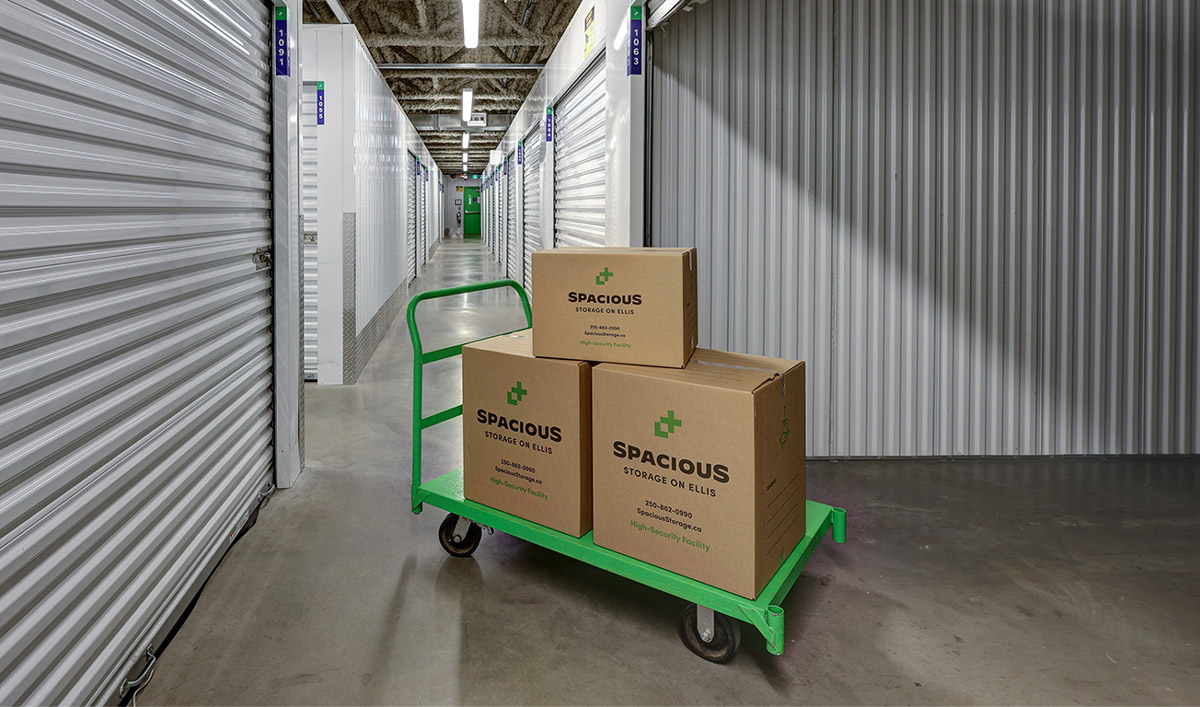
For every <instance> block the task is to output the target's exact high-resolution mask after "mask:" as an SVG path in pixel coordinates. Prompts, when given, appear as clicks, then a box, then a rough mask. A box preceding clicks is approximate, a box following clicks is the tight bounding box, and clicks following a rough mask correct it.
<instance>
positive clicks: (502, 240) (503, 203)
mask: <svg viewBox="0 0 1200 707" xmlns="http://www.w3.org/2000/svg"><path fill="white" fill-rule="evenodd" d="M507 167H508V162H507V161H504V162H501V163H500V167H499V168H498V169H497V170H496V177H497V181H496V221H497V227H496V238H497V241H496V262H498V263H500V269H501V270H503V269H504V258H505V256H506V254H507V253H508V184H507V182H508V174H507V172H508V169H507Z"/></svg>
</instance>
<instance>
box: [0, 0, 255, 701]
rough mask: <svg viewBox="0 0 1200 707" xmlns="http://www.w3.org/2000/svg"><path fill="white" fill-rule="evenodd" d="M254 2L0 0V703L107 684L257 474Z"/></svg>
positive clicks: (113, 682) (219, 551) (170, 608)
mask: <svg viewBox="0 0 1200 707" xmlns="http://www.w3.org/2000/svg"><path fill="white" fill-rule="evenodd" d="M30 8H32V9H30ZM271 12H272V11H271V7H270V6H269V5H267V4H265V3H263V2H261V1H260V0H208V1H207V2H205V3H190V4H187V5H186V6H184V5H183V4H177V3H167V2H155V3H145V4H144V3H140V2H128V1H127V0H126V1H123V2H116V1H115V0H92V1H91V2H87V3H81V2H74V1H73V0H59V1H51V0H40V1H38V2H33V1H32V0H29V1H24V0H23V1H22V2H20V3H16V2H4V3H0V26H2V27H3V28H4V29H3V31H2V32H0V83H2V84H3V86H4V88H3V93H4V100H3V101H0V140H2V141H3V142H4V148H3V158H0V391H3V394H2V395H0V704H14V703H23V704H64V703H65V704H85V703H97V702H113V703H115V702H117V701H118V700H119V699H120V696H119V693H118V690H119V686H120V685H121V683H122V681H123V680H124V679H125V678H126V677H127V676H129V675H130V673H131V671H139V670H140V669H141V667H142V666H143V665H144V654H145V652H146V649H147V646H151V645H153V646H154V648H155V649H157V648H158V647H159V646H158V645H157V642H158V641H159V640H161V639H162V637H163V635H164V633H165V631H166V629H167V628H168V627H169V626H170V625H171V624H173V623H174V621H175V620H176V619H177V618H178V616H179V615H180V613H181V612H182V611H183V609H184V608H185V607H186V605H187V604H188V602H189V601H190V599H191V597H192V596H194V594H195V592H196V591H197V590H198V588H199V586H200V584H201V582H202V581H203V580H204V579H205V578H206V577H207V576H208V573H209V572H211V570H212V568H213V567H215V565H216V562H217V561H219V559H220V558H221V556H222V555H223V553H224V552H225V551H226V550H227V549H228V548H229V545H230V543H231V541H232V539H233V537H235V536H236V534H237V532H238V530H239V529H240V528H241V527H243V525H244V523H245V520H246V518H247V516H248V514H249V512H250V511H251V510H252V508H253V507H254V504H256V503H257V502H258V500H259V499H260V494H261V493H263V492H264V491H265V489H266V488H268V486H267V484H268V483H269V481H270V479H271V475H272V473H273V471H274V451H273V433H272V427H273V413H272V403H273V400H272V375H273V373H272V334H271V330H272V297H271V292H272V278H271V270H270V267H269V259H270V250H269V249H270V248H271V245H272V231H273V229H272V220H271V213H272V198H271V185H272V163H271V154H272V135H271V115H272V113H271V90H272V89H271V75H270V72H271V67H272V54H271V23H272V16H271Z"/></svg>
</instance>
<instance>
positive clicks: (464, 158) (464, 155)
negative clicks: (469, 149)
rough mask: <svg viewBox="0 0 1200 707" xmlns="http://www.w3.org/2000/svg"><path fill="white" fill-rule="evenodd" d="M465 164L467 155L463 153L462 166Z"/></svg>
mask: <svg viewBox="0 0 1200 707" xmlns="http://www.w3.org/2000/svg"><path fill="white" fill-rule="evenodd" d="M466 163H467V153H465V152H464V153H463V164H466Z"/></svg>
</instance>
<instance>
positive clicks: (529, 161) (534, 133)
mask: <svg viewBox="0 0 1200 707" xmlns="http://www.w3.org/2000/svg"><path fill="white" fill-rule="evenodd" d="M545 144H546V143H545V135H544V134H543V133H542V128H541V126H540V125H538V126H536V127H534V129H533V130H531V131H530V133H529V135H527V136H525V176H524V179H525V184H524V187H525V190H524V195H523V199H522V201H523V204H522V206H523V207H524V212H523V218H524V224H523V228H522V230H523V231H524V232H525V234H524V244H523V250H524V252H525V258H524V259H525V267H524V274H525V279H524V280H523V281H522V284H524V285H525V289H526V290H529V291H530V292H532V291H533V252H534V251H535V250H538V249H539V248H541V247H542V155H543V154H544V151H543V149H542V148H543V147H544V146H545Z"/></svg>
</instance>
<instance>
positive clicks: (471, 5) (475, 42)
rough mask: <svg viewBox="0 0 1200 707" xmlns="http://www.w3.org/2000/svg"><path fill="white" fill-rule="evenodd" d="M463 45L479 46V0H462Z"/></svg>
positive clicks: (470, 47) (469, 47) (467, 46)
mask: <svg viewBox="0 0 1200 707" xmlns="http://www.w3.org/2000/svg"><path fill="white" fill-rule="evenodd" d="M462 11H463V46H465V47H466V48H467V49H474V48H475V47H478V46H479V0H462Z"/></svg>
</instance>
